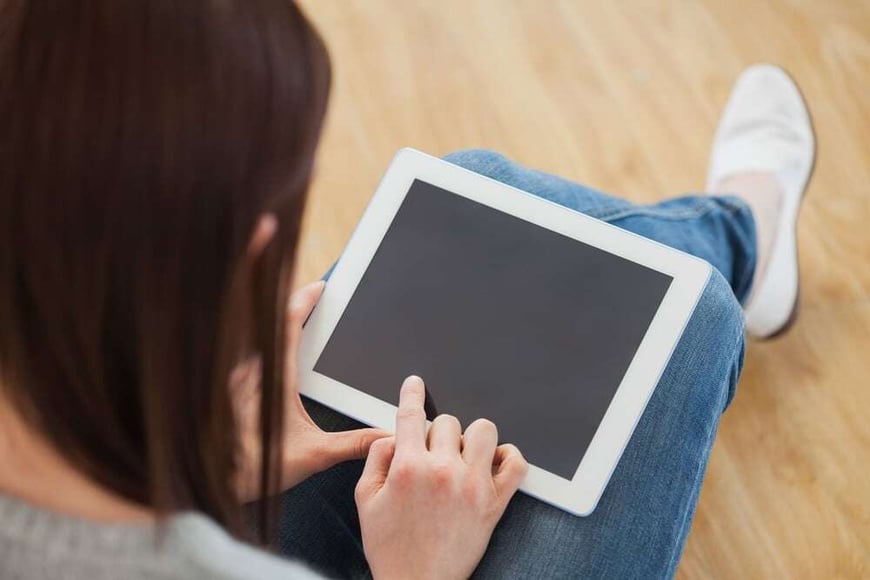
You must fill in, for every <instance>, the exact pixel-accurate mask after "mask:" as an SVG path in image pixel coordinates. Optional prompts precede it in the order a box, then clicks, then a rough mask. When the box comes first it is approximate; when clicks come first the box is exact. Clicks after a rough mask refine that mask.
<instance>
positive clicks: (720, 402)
mask: <svg viewBox="0 0 870 580" xmlns="http://www.w3.org/2000/svg"><path fill="white" fill-rule="evenodd" d="M448 160H449V161H451V162H453V163H456V164H457V165H461V166H463V167H466V168H468V169H470V170H472V171H475V172H478V173H481V174H483V175H487V176H489V177H491V178H493V179H496V180H498V181H501V182H504V183H507V184H509V185H513V186H515V187H518V188H520V189H524V190H526V191H529V192H530V193H533V194H535V195H539V196H541V197H544V198H546V199H549V200H551V201H554V202H556V203H559V204H562V205H565V206H567V207H570V208H572V209H575V210H577V211H581V212H583V213H586V214H589V215H592V216H594V217H597V218H599V219H602V220H605V221H609V222H611V223H614V224H616V225H618V226H620V227H622V228H624V229H627V230H630V231H633V232H635V233H638V234H641V235H643V236H646V237H648V238H652V239H655V240H657V241H659V242H662V243H664V244H666V245H669V246H672V247H677V248H679V249H682V250H684V251H686V252H689V253H692V254H695V255H697V256H700V257H702V258H704V259H706V260H708V261H709V262H710V263H712V264H713V265H714V266H715V267H716V269H717V271H716V272H714V275H713V276H712V277H711V279H710V282H709V283H708V286H707V288H706V290H705V291H704V293H703V295H702V298H701V300H700V301H699V304H698V306H697V307H696V310H695V313H694V314H693V316H692V318H691V320H690V322H689V324H688V326H687V328H686V331H685V332H684V334H683V337H682V339H681V340H680V342H679V344H678V346H677V348H676V350H675V352H674V355H673V356H672V358H671V361H670V363H669V364H668V367H667V369H666V370H665V372H664V374H663V376H662V378H661V380H660V381H659V384H658V387H657V388H656V390H655V392H654V394H653V396H652V398H651V399H650V402H649V404H648V406H647V409H646V411H645V412H644V414H643V417H642V418H641V420H640V422H639V424H638V426H637V429H636V430H635V433H634V435H633V436H632V439H631V441H630V442H629V445H628V446H627V448H626V451H625V453H624V455H623V457H622V459H621V460H620V462H619V465H618V466H617V469H616V471H615V472H614V475H613V477H612V479H611V481H610V483H609V484H608V486H607V489H606V490H605V492H604V495H603V496H602V498H601V501H600V502H599V504H598V507H597V509H596V510H595V511H594V512H593V513H592V514H591V515H590V516H588V517H585V518H579V517H575V516H572V515H570V514H567V513H565V512H562V511H561V510H558V509H556V508H553V507H551V506H549V505H547V504H544V503H542V502H539V501H537V500H535V499H533V498H530V497H529V496H526V495H523V494H517V496H516V497H515V498H514V500H513V501H512V502H511V504H510V506H509V507H508V510H507V512H506V513H505V516H504V518H503V519H502V521H501V522H500V523H499V525H498V527H497V528H496V531H495V534H494V535H493V539H492V542H491V543H490V546H489V549H488V550H487V553H486V555H485V556H484V559H483V561H482V562H481V564H480V566H479V568H478V570H477V572H476V575H477V576H479V577H548V578H550V577H584V578H585V577H620V578H621V577H644V578H647V577H661V576H670V575H672V574H673V572H674V570H675V568H676V565H677V562H678V561H679V557H680V554H681V552H682V547H683V544H684V541H685V538H686V534H687V533H688V530H689V525H690V523H691V519H692V515H693V513H694V508H695V503H696V501H697V495H698V490H699V488H700V483H701V480H702V478H703V474H704V470H705V467H706V463H707V458H708V456H709V453H710V448H711V446H712V443H713V439H714V436H715V433H716V428H717V426H718V423H719V416H720V414H721V413H722V411H723V410H724V408H725V407H726V406H727V404H728V402H729V401H730V400H731V398H732V397H733V394H734V389H735V387H736V384H737V379H738V377H739V374H740V368H741V364H742V361H743V321H742V311H741V308H740V304H739V302H738V300H739V299H742V298H744V297H745V295H746V294H747V293H748V291H749V286H750V284H751V278H752V272H753V269H754V263H755V250H754V247H755V233H754V225H753V222H752V217H751V214H750V212H749V210H748V209H747V208H746V206H745V205H744V204H743V203H742V202H740V201H739V200H737V199H733V198H718V197H717V198H714V197H709V196H695V197H683V198H678V199H674V200H669V201H666V202H663V203H661V204H656V205H651V206H637V205H634V204H631V203H630V202H627V201H625V200H620V199H617V198H613V197H610V196H607V195H604V194H602V193H600V192H597V191H595V190H592V189H590V188H586V187H583V186H580V185H577V184H574V183H571V182H568V181H566V180H563V179H560V178H558V177H555V176H551V175H547V174H544V173H541V172H537V171H533V170H529V169H525V168H522V167H520V166H518V165H515V164H513V163H511V162H510V161H508V160H507V159H505V158H504V157H502V156H501V155H498V154H495V153H491V152H488V151H466V152H460V153H456V154H453V155H451V156H449V157H448ZM311 412H312V414H313V416H314V418H315V420H316V421H318V423H321V424H322V425H323V426H324V428H327V429H330V428H331V429H347V428H351V427H353V426H355V425H359V424H358V423H356V422H355V421H352V420H351V419H348V418H346V417H344V416H342V415H340V414H338V413H336V412H334V411H331V410H329V409H326V408H324V407H322V406H320V405H316V404H312V406H311ZM360 469H361V462H353V463H348V464H344V465H341V466H338V467H337V468H335V469H333V470H330V471H328V472H326V473H324V474H320V475H319V476H316V477H314V478H312V479H310V480H308V481H307V482H305V483H304V484H302V485H300V486H298V487H297V488H294V489H293V490H291V491H290V492H288V493H287V494H285V497H284V501H285V503H286V506H287V509H286V510H285V512H284V513H285V517H286V518H287V520H288V521H287V522H285V526H284V527H283V530H284V535H283V538H284V540H285V546H284V547H285V550H286V552H287V553H288V554H290V555H293V556H296V557H300V558H302V559H304V560H307V561H309V562H312V563H313V564H314V565H316V566H319V567H321V568H322V569H323V570H324V571H327V572H330V573H332V574H337V575H341V576H345V577H348V576H355V575H358V574H360V573H362V572H363V571H364V570H365V559H364V555H363V553H362V550H361V543H360V540H359V524H358V520H357V515H356V510H355V507H354V503H353V488H354V486H355V484H356V480H357V478H358V477H359V473H360Z"/></svg>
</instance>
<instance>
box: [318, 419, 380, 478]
mask: <svg viewBox="0 0 870 580" xmlns="http://www.w3.org/2000/svg"><path fill="white" fill-rule="evenodd" d="M323 435H324V438H325V441H324V445H323V460H324V462H326V463H327V464H328V465H327V466H326V467H332V466H333V465H335V464H336V463H341V462H342V461H351V460H353V459H365V458H366V456H367V455H368V454H369V447H371V446H372V443H374V442H375V441H377V440H378V439H383V438H384V437H387V436H389V433H387V432H386V431H381V430H380V429H353V430H351V431H327V432H324V433H323ZM324 469H326V468H324Z"/></svg>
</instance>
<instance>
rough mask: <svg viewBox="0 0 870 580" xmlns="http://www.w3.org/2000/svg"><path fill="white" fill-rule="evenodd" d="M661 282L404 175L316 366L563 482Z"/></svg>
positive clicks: (660, 294) (662, 288)
mask: <svg viewBox="0 0 870 580" xmlns="http://www.w3.org/2000/svg"><path fill="white" fill-rule="evenodd" d="M671 280H672V279H671V277H670V276H667V275H665V274H662V273H660V272H657V271H655V270H651V269H649V268H647V267H645V266H641V265H639V264H636V263H634V262H631V261H628V260H625V259H623V258H621V257H618V256H615V255H613V254H610V253H608V252H605V251H602V250H600V249H597V248H594V247H592V246H589V245H587V244H584V243H581V242H578V241H576V240H573V239H571V238H568V237H565V236H562V235H560V234H557V233H555V232H552V231H550V230H547V229H544V228H541V227H538V226H536V225H534V224H531V223H529V222H527V221H524V220H521V219H518V218H516V217H513V216H511V215H508V214H506V213H503V212H501V211H498V210H495V209H492V208H490V207H488V206H485V205H482V204H480V203H477V202H474V201H471V200H469V199H467V198H465V197H461V196H459V195H456V194H453V193H451V192H449V191H447V190H444V189H442V188H439V187H436V186H434V185H431V184H429V183H426V182H423V181H419V180H417V181H415V182H414V183H413V185H412V186H411V188H410V190H409V191H408V194H407V196H406V198H405V200H404V201H403V203H402V205H401V207H400V208H399V211H398V213H397V214H396V217H395V219H394V221H393V223H392V224H391V226H390V228H389V230H388V231H387V234H386V236H385V237H384V239H383V240H382V241H381V244H380V246H379V247H378V249H377V252H376V253H375V255H374V258H373V259H372V262H371V263H370V265H369V267H368V269H367V270H366V272H365V274H364V275H363V278H362V280H361V281H360V284H359V286H358V287H357V288H356V291H355V292H354V294H353V296H352V298H351V300H350V302H349V304H348V306H347V308H346V309H345V311H344V313H343V314H342V317H341V319H340V320H339V322H338V325H337V326H336V328H335V331H334V332H333V334H332V336H331V337H330V339H329V341H328V342H327V344H326V347H325V349H324V351H323V352H322V353H321V355H320V358H319V359H318V360H317V363H316V365H315V367H314V370H315V371H317V372H319V373H321V374H323V375H326V376H328V377H331V378H333V379H335V380H337V381H339V382H342V383H344V384H347V385H350V386H352V387H354V388H357V389H359V390H361V391H364V392H366V393H370V394H372V395H374V396H376V397H378V398H380V399H383V400H386V401H390V402H392V403H397V402H398V394H399V386H400V385H401V383H402V380H403V379H404V378H405V377H406V376H408V375H410V374H417V375H420V376H421V377H423V380H424V381H425V383H426V389H427V391H428V394H429V395H430V397H431V403H432V404H433V405H434V407H435V409H437V412H439V413H450V414H453V415H456V416H457V417H458V418H459V420H460V421H461V422H462V424H463V426H467V425H468V424H469V423H470V422H471V421H473V420H474V419H476V418H478V417H486V418H488V419H491V420H493V421H494V422H495V423H496V425H497V426H498V429H499V439H500V440H501V442H511V443H514V444H515V445H517V446H518V447H519V448H520V449H521V450H522V452H523V453H524V454H525V456H526V458H527V459H528V461H529V462H530V463H532V464H534V465H537V466H538V467H541V468H543V469H545V470H547V471H550V472H552V473H555V474H557V475H560V476H562V477H564V478H566V479H571V478H572V477H573V476H574V472H575V471H576V470H577V466H578V465H579V464H580V460H581V458H582V457H583V454H584V453H585V452H586V448H587V446H588V445H589V442H590V440H591V439H592V436H593V435H594V434H595V431H596V429H597V428H598V424H599V423H600V422H601V419H602V417H603V415H604V412H605V411H606V410H607V407H608V405H609V404H610V401H611V399H612V398H613V395H614V393H615V392H616V389H617V387H618V386H619V383H620V381H621V380H622V378H623V376H624V375H625V371H626V369H627V368H628V365H629V363H630V362H631V360H632V358H633V357H634V353H635V351H636V350H637V347H638V345H639V344H640V341H641V339H642V338H643V336H644V334H645V332H646V329H647V327H648V326H649V324H650V321H651V320H652V318H653V315H654V314H655V312H656V310H657V309H658V306H659V304H660V303H661V301H662V299H663V298H664V295H665V293H666V292H667V289H668V286H669V285H670V283H671Z"/></svg>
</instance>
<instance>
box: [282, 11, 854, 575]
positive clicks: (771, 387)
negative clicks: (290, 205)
mask: <svg viewBox="0 0 870 580" xmlns="http://www.w3.org/2000/svg"><path fill="white" fill-rule="evenodd" d="M302 4H303V6H304V8H305V9H306V11H307V13H308V14H309V15H310V16H311V18H312V19H313V20H314V21H315V23H316V24H317V25H318V27H319V28H320V30H321V32H322V33H323V35H324V37H325V39H326V41H327V43H328V45H329V47H330V50H331V53H332V57H333V66H334V91H333V96H332V102H331V108H330V113H329V117H328V122H327V128H326V132H325V136H324V140H323V143H322V146H321V151H320V157H319V161H318V166H317V170H316V171H317V173H316V178H315V183H314V185H313V188H312V195H311V202H310V205H309V211H308V214H307V216H306V228H305V233H304V237H303V241H302V245H301V255H300V257H301V262H300V272H299V278H298V279H299V281H300V282H301V281H304V280H310V279H314V278H316V277H318V276H320V274H321V273H322V272H323V271H324V270H325V269H326V268H327V267H328V266H329V265H330V264H331V263H332V262H333V260H335V259H336V257H337V256H338V255H339V253H340V252H341V250H342V248H343V246H344V244H345V242H346V240H347V239H348V237H349V236H350V233H351V231H352V230H353V227H354V226H355V224H356V222H357V220H358V219H359V217H360V215H361V214H362V211H363V209H364V207H365V204H366V203H367V201H368V199H369V196H370V195H371V193H372V192H373V191H374V189H375V187H376V185H377V182H378V180H379V179H380V176H381V174H382V172H383V171H384V169H385V168H386V167H387V165H388V163H389V161H390V158H391V157H392V155H393V154H394V152H395V151H396V150H397V149H398V148H400V147H404V146H412V147H416V148H419V149H422V150H424V151H427V152H430V153H433V154H436V155H441V154H444V153H447V152H449V151H452V150H456V149H463V148H472V147H486V148H492V149H495V150H498V151H501V152H502V153H504V154H506V155H508V156H509V157H511V158H513V159H515V160H517V161H519V162H521V163H523V164H526V165H529V166H532V167H536V168H540V169H544V170H547V171H550V172H554V173H558V174H560V175H563V176H565V177H568V178H570V179H574V180H577V181H581V182H584V183H587V184H590V185H593V186H595V187H598V188H600V189H603V190H606V191H609V192H611V193H614V194H618V195H621V196H624V197H627V198H629V199H632V200H634V201H638V202H650V201H655V200H658V199H661V198H664V197H668V196H672V195H677V194H680V193H683V192H687V191H696V190H699V189H700V188H702V187H703V183H704V175H705V171H706V165H707V156H708V152H709V148H710V143H711V140H712V135H713V131H714V129H715V127H716V123H717V121H718V117H719V114H720V112H721V110H722V107H723V106H724V104H725V101H726V99H727V96H728V92H729V89H730V87H731V84H732V82H733V81H734V79H735V78H736V77H737V75H738V74H739V73H740V71H741V70H742V69H743V68H744V67H746V66H748V65H750V64H752V63H755V62H774V63H778V64H780V65H782V66H783V67H785V68H786V69H787V70H788V71H789V72H790V73H791V74H792V75H793V76H794V77H795V78H796V79H797V81H798V83H799V85H800V86H801V89H802V90H803V92H804V94H805V96H806V98H807V100H808V101H809V103H810V108H811V110H812V114H813V117H814V121H815V128H816V133H817V138H818V150H819V154H818V160H817V166H816V174H815V176H814V179H813V182H812V185H811V188H810V191H809V195H808V199H807V200H806V203H805V206H804V209H803V213H802V219H801V224H800V230H799V243H800V252H801V267H802V282H803V287H802V306H803V308H802V314H801V318H800V320H799V324H798V325H797V326H796V327H795V328H794V330H793V332H791V333H790V334H788V335H786V336H785V337H784V338H782V339H780V340H777V341H774V342H770V343H758V344H751V345H750V346H749V349H748V353H747V360H746V369H745V372H744V375H743V378H742V380H741V384H740V387H739V389H738V395H737V398H736V400H735V402H734V404H733V405H732V406H731V408H730V409H729V410H728V411H727V413H726V414H725V417H724V419H723V421H722V425H721V427H720V432H719V438H718V441H717V443H716V446H715V448H714V451H713V456H712V459H711V462H710V467H709V471H708V475H707V478H706V483H705V485H704V488H703V490H702V493H701V499H700V503H699V506H698V511H697V517H696V520H695V524H694V527H693V529H692V532H691V535H690V537H689V542H688V545H687V547H686V552H685V555H684V558H683V560H682V564H681V567H680V570H679V576H680V577H681V578H760V577H768V578H832V577H842V578H861V577H864V578H867V577H870V427H868V410H870V380H868V374H870V189H868V188H870V86H868V83H870V2H868V1H867V0H852V1H849V0H838V1H826V2H820V1H817V2H812V1H809V0H776V1H768V2H754V1H750V0H730V1H729V0H722V1H713V0H702V1H697V2H691V1H688V0H667V1H627V2H605V1H600V2H593V1H578V0H573V1H567V0H566V1H562V2H558V1H548V0H512V1H508V0H504V1H498V0H438V1H433V0H392V1H390V0H305V1H303V2H302Z"/></svg>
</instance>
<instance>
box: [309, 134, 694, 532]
mask: <svg viewBox="0 0 870 580" xmlns="http://www.w3.org/2000/svg"><path fill="white" fill-rule="evenodd" d="M415 179H419V180H421V181H425V182H427V183H431V184H432V185H435V186H438V187H441V188H443V189H446V190H448V191H450V192H453V193H455V194H457V195H460V196H462V197H466V198H468V199H471V200H473V201H476V202H478V203H481V204H484V205H487V206H489V207H492V208H494V209H496V210H499V211H502V212H504V213H507V214H510V215H512V216H515V217H518V218H520V219H523V220H526V221H528V222H531V223H533V224H536V225H538V226H541V227H544V228H547V229H550V230H552V231H555V232H557V233H560V234H562V235H564V236H567V237H569V238H573V239H575V240H578V241H580V242H584V243H586V244H589V245H592V246H595V247H598V248H601V249H602V250H605V251H607V252H610V253H612V254H616V255H618V256H621V257H623V258H626V259H628V260H631V261H633V262H636V263H638V264H642V265H644V266H646V267H648V268H651V269H653V270H656V271H659V272H662V273H664V274H667V275H669V276H671V277H672V278H673V282H672V283H671V285H670V287H669V288H668V291H667V293H666V294H665V297H664V298H663V299H662V302H661V304H660V305H659V308H658V310H657V311H656V313H655V315H654V317H653V320H652V322H651V323H650V326H649V328H648V329H647V331H646V333H645V335H644V337H643V340H642V341H641V343H640V346H639V347H638V349H637V351H636V352H635V355H634V358H633V359H632V361H631V363H630V364H629V367H628V370H627V371H626V373H625V376H624V377H623V380H622V382H621V383H620V385H619V388H618V389H617V390H616V394H615V395H614V396H613V399H612V400H611V402H610V405H609V406H608V408H607V410H606V412H605V414H604V417H603V418H602V420H601V423H600V424H599V426H598V429H597V430H596V432H595V435H594V436H593V438H592V440H591V441H590V443H589V446H588V448H587V450H586V453H585V455H584V456H583V457H582V460H581V461H580V464H579V466H578V468H577V471H576V472H575V474H574V477H573V478H572V479H571V480H567V479H565V478H563V477H561V476H558V475H555V474H553V473H550V472H548V471H546V470H544V469H542V468H540V467H537V466H535V465H532V466H530V468H529V473H528V475H527V476H526V478H525V480H524V481H523V484H522V486H521V488H520V489H521V490H523V491H524V492H526V493H528V494H529V495H532V496H534V497H537V498H539V499H541V500H542V501H545V502H547V503H550V504H553V505H555V506H557V507H560V508H562V509H564V510H566V511H568V512H571V513H574V514H576V515H588V514H589V513H591V512H592V511H593V510H594V509H595V506H596V505H597V503H598V500H599V498H600V497H601V494H602V493H603V491H604V488H605V487H606V485H607V482H608V481H609V479H610V476H611V474H612V473H613V470H614V468H615V467H616V464H617V463H618V461H619V458H620V457H621V455H622V452H623V451H624V449H625V446H626V445H627V443H628V441H629V439H630V438H631V435H632V433H633V431H634V428H635V426H636V425H637V422H638V420H639V419H640V416H641V415H642V413H643V410H644V409H645V408H646V405H647V402H648V401H649V398H650V396H651V395H652V393H653V391H654V389H655V387H656V384H657V383H658V380H659V378H660V377H661V374H662V372H663V371H664V369H665V367H666V365H667V363H668V360H669V359H670V357H671V353H672V352H673V349H674V348H675V346H676V344H677V341H678V340H679V338H680V336H681V335H682V332H683V329H684V328H685V326H686V324H687V322H688V320H689V317H690V316H691V314H692V312H693V311H694V308H695V305H696V304H697V302H698V299H699V298H700V296H701V293H702V292H703V290H704V287H705V286H706V283H707V280H708V278H709V276H710V272H711V267H710V265H709V264H708V263H707V262H706V261H704V260H701V259H700V258H696V257H695V256H691V255H689V254H686V253H684V252H681V251H679V250H675V249H673V248H670V247H667V246H665V245H662V244H660V243H658V242H655V241H652V240H649V239H647V238H644V237H641V236H638V235H637V234H634V233H631V232H628V231H625V230H623V229H621V228H618V227H616V226H613V225H611V224H608V223H605V222H603V221H600V220H598V219H595V218H592V217H589V216H587V215H584V214H581V213H579V212H577V211H574V210H572V209H569V208H566V207H563V206H561V205H558V204H556V203H553V202H551V201H548V200H545V199H542V198H540V197H537V196H535V195H532V194H530V193H527V192H524V191H522V190H519V189H516V188H514V187H511V186H509V185H505V184H503V183H501V182H498V181H495V180H493V179H490V178H488V177H485V176H483V175H479V174H477V173H474V172H472V171H469V170H467V169H464V168H461V167H458V166H456V165H453V164H452V163H448V162H446V161H443V160H441V159H438V158H436V157H432V156H430V155H427V154H425V153H421V152H420V151H416V150H414V149H402V150H400V151H399V152H398V153H397V154H396V156H395V157H394V159H393V161H392V163H391V164H390V167H389V168H388V169H387V172H386V173H385V174H384V177H383V179H382V180H381V183H380V185H379V186H378V188H377V190H376V191H375V194H374V195H373V196H372V199H371V201H370V202H369V205H368V207H367V208H366V210H365V213H364V214H363V216H362V218H361V219H360V222H359V224H358V225H357V227H356V229H355V231H354V232H353V234H352V236H351V238H350V240H349V241H348V244H347V246H346V247H345V250H344V252H343V253H342V255H341V258H340V259H339V261H338V263H337V264H336V266H335V269H334V270H333V272H332V274H331V276H330V278H329V282H328V284H327V285H326V288H325V289H324V292H323V295H322V296H321V298H320V301H319V303H318V304H317V307H316V308H315V310H314V312H313V313H312V314H311V317H310V318H309V320H308V322H307V323H306V325H305V328H304V329H303V334H302V342H301V345H300V350H299V359H298V369H299V385H300V388H299V390H300V392H301V393H302V394H304V395H306V396H308V397H310V398H312V399H314V400H316V401H318V402H320V403H323V404H325V405H327V406H329V407H332V408H333V409H336V410H337V411H340V412H341V413H344V414H346V415H348V416H350V417H352V418H354V419H357V420H359V421H362V422H363V423H367V424H369V425H373V426H376V427H380V428H383V429H387V430H390V431H394V430H395V415H396V407H395V406H394V405H393V404H391V403H388V402H386V401H383V400H381V399H378V398H376V397H374V396H372V395H369V394H367V393H364V392H362V391H360V390H357V389H356V388H354V387H352V386H350V385H346V384H343V383H341V382H339V381H336V380H334V379H332V378H330V377H328V376H325V375H323V374H320V373H318V372H316V371H315V370H314V365H315V363H316V362H317V360H318V358H319V357H320V354H321V352H322V351H323V349H324V348H325V347H326V344H327V342H328V340H329V337H330V336H331V335H332V332H333V331H334V329H335V327H336V325H337V324H338V321H339V320H340V319H341V316H342V314H343V313H344V310H345V308H346V307H347V304H348V303H349V301H350V299H351V297H352V296H353V293H354V291H355V290H356V287H357V285H358V284H359V282H360V280H361V279H362V277H363V275H364V273H365V271H366V269H367V268H368V265H369V262H371V260H372V258H373V257H374V255H375V252H376V251H377V249H378V246H379V245H380V243H381V240H382V239H383V237H384V235H385V234H386V232H387V230H388V228H389V226H390V224H391V223H392V221H393V218H394V217H395V215H396V212H397V211H398V209H399V207H400V206H401V204H402V202H403V201H404V199H405V195H406V194H407V193H408V190H409V189H410V187H411V184H412V183H413V182H414V180H415ZM424 380H425V377H424ZM398 388H399V385H396V389H397V390H398Z"/></svg>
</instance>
